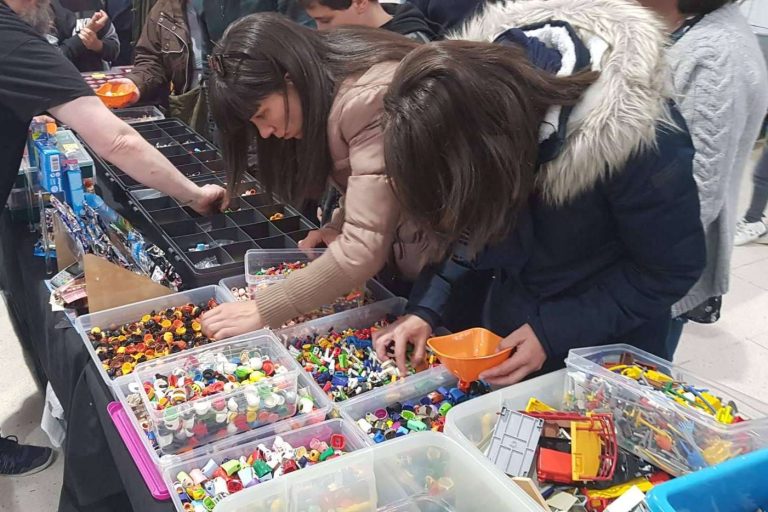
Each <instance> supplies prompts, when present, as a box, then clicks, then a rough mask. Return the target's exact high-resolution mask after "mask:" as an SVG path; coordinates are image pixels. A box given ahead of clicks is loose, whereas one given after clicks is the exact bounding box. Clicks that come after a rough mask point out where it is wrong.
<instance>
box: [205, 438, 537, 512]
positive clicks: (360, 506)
mask: <svg viewBox="0 0 768 512" xmlns="http://www.w3.org/2000/svg"><path fill="white" fill-rule="evenodd" d="M478 510H487V511H501V510H514V511H515V512H540V511H541V508H540V507H539V506H538V505H536V504H535V503H534V502H533V500H531V498H529V497H528V496H527V495H526V494H525V493H524V492H523V491H522V490H521V489H519V488H518V487H517V486H515V485H514V484H513V483H512V482H511V481H510V480H509V479H508V478H507V477H506V476H505V475H504V474H503V473H501V472H500V471H498V470H497V469H496V468H494V467H493V466H492V465H491V464H490V463H489V462H488V461H486V460H483V459H481V458H478V457H477V456H476V454H474V453H472V452H471V451H469V450H467V449H466V448H465V447H463V446H461V445H460V444H458V443H457V442H456V441H454V440H452V439H449V438H448V437H446V436H443V435H441V434H437V433H434V432H420V433H418V434H414V435H411V436H406V437H403V438H400V439H396V440H394V441H392V442H389V443H386V444H385V445H378V446H372V447H369V448H367V449H364V450H360V451H357V452H355V453H352V454H350V455H345V456H344V457H341V458H340V459H337V460H334V461H330V462H328V463H326V464H320V465H318V466H316V467H312V468H308V469H305V470H304V471H302V472H301V473H299V474H290V475H286V476H285V477H283V478H282V479H280V480H276V481H273V482H267V483H264V484H262V485H258V486H256V487H254V488H251V489H246V490H245V491H243V492H240V493H237V494H235V495H233V496H230V497H228V498H225V499H224V500H223V501H221V502H220V503H219V505H218V506H217V507H216V511H217V512H289V511H290V512H331V511H333V512H353V511H354V512H395V511H403V512H405V511H407V512H419V511H424V512H426V511H434V512H438V511H439V512H443V511H445V512H475V511H478Z"/></svg>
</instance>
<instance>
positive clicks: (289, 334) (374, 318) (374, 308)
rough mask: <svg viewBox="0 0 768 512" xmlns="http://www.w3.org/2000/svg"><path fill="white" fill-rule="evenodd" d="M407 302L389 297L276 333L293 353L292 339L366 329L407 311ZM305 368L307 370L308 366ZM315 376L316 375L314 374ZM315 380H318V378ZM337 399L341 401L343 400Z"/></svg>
mask: <svg viewBox="0 0 768 512" xmlns="http://www.w3.org/2000/svg"><path fill="white" fill-rule="evenodd" d="M406 303H407V302H406V300H405V299H402V298H393V299H387V300H383V301H381V302H375V303H373V304H369V305H368V306H363V307H360V308H357V309H351V310H349V311H344V312H342V313H337V314H335V315H330V316H326V317H324V318H319V319H317V320H312V321H310V322H306V323H303V324H299V325H296V326H293V327H288V328H286V329H281V330H279V331H277V332H276V333H275V334H277V336H278V337H279V338H280V340H281V341H282V342H283V344H285V345H286V346H287V347H288V349H289V352H291V353H292V354H293V353H294V352H292V349H291V347H290V342H291V340H294V339H296V338H303V337H306V336H314V335H317V334H321V333H322V334H325V333H327V332H328V331H329V330H331V329H333V330H336V331H342V330H345V329H364V328H367V327H370V326H372V325H373V324H375V323H376V322H378V321H379V320H382V319H383V318H385V317H387V316H392V317H398V316H401V315H402V314H403V312H404V311H405V306H406ZM390 364H393V363H390ZM304 370H305V371H306V367H305V368H304ZM308 373H311V372H308ZM313 378H315V377H314V376H313ZM315 380H316V382H317V379H315ZM320 387H321V388H322V387H323V386H322V385H320ZM369 392H370V391H369ZM363 394H364V393H363ZM336 401H337V402H340V401H343V400H336Z"/></svg>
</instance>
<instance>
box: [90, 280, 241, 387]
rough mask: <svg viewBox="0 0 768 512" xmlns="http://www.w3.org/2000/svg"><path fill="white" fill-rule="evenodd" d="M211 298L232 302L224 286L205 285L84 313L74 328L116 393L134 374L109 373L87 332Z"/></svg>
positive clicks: (102, 376) (102, 375)
mask: <svg viewBox="0 0 768 512" xmlns="http://www.w3.org/2000/svg"><path fill="white" fill-rule="evenodd" d="M211 299H214V300H215V301H216V302H218V303H219V304H222V303H224V302H230V301H231V299H230V297H229V295H228V294H225V293H224V290H223V289H222V288H220V287H218V286H205V287H202V288H196V289H194V290H189V291H186V292H179V293H173V294H171V295H166V296H164V297H159V298H157V299H149V300H145V301H142V302H136V303H134V304H128V305H126V306H120V307H117V308H114V309H108V310H105V311H99V312H98V313H91V314H89V315H83V316H81V317H79V318H78V319H77V321H76V323H75V329H77V331H78V332H79V333H80V336H81V337H82V338H83V343H85V347H86V349H87V350H88V353H89V354H90V355H91V358H92V359H93V362H94V364H95V365H96V368H97V369H98V370H99V375H101V378H102V379H104V382H106V383H107V385H109V386H110V388H111V389H112V394H113V395H115V392H116V390H115V387H116V386H118V385H119V381H123V380H125V379H131V377H130V375H124V376H121V377H118V378H117V379H113V378H112V377H110V376H109V375H108V374H107V372H106V370H105V369H104V365H103V364H102V362H101V359H99V356H98V354H97V353H96V349H95V348H94V346H93V344H92V343H91V341H90V339H89V338H88V333H89V332H90V331H91V329H93V328H94V327H99V328H100V329H102V330H104V329H110V328H114V327H119V326H121V325H124V324H130V323H135V322H139V321H140V320H141V318H142V317H143V316H144V315H147V314H149V313H150V312H152V311H162V310H165V309H168V308H173V307H178V306H183V305H186V304H195V305H199V304H204V303H207V302H208V301H209V300H211ZM141 364H143V363H139V364H138V365H137V366H136V367H137V368H138V367H139V366H140V365H141ZM131 380H132V379H131Z"/></svg>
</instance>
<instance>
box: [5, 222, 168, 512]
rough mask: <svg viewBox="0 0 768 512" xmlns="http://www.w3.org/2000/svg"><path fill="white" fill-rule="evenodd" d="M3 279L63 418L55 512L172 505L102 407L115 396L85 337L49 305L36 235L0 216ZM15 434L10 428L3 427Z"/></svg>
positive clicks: (37, 369) (21, 331)
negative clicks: (154, 489) (149, 482)
mask: <svg viewBox="0 0 768 512" xmlns="http://www.w3.org/2000/svg"><path fill="white" fill-rule="evenodd" d="M0 237H2V238H0V239H2V244H0V245H1V246H2V247H1V248H0V269H2V271H0V286H1V287H2V289H3V292H4V293H5V296H6V300H7V303H8V305H9V309H10V314H11V317H12V319H13V322H14V324H15V326H16V329H17V332H18V335H19V340H20V342H21V343H22V344H23V345H24V347H25V348H26V349H27V352H28V353H29V354H30V355H31V359H32V360H33V361H34V364H35V373H36V375H37V377H38V380H39V381H40V384H41V385H43V386H42V387H44V382H45V381H48V382H50V383H51V386H52V387H53V390H54V391H55V392H56V395H57V396H58V398H59V401H60V402H61V405H62V407H63V408H64V411H65V417H66V420H67V436H66V439H65V440H64V446H63V452H64V481H63V485H62V491H61V498H60V501H59V509H58V510H59V511H60V512H63V511H66V512H70V511H83V512H84V511H94V512H95V511H105V512H107V511H110V512H117V511H124V510H126V511H127V510H141V511H143V512H144V511H147V512H151V511H155V510H162V511H171V510H173V506H172V504H171V502H170V501H164V502H159V501H156V500H155V499H153V498H152V496H151V495H150V494H149V491H148V490H147V488H146V486H145V485H144V481H143V480H142V478H141V476H140V474H139V472H138V470H137V468H136V466H135V465H134V463H133V460H132V459H131V457H130V455H129V454H128V451H127V449H126V448H125V446H124V444H123V441H122V439H121V438H120V436H119V434H118V433H117V430H116V429H115V427H114V425H113V423H112V420H111V419H110V417H109V415H108V414H107V404H108V403H109V402H110V401H112V397H111V394H110V393H109V390H108V388H107V386H106V384H105V383H104V382H103V381H102V380H101V378H100V377H99V375H98V373H97V371H96V368H95V367H94V365H93V362H92V361H91V359H90V357H89V355H88V353H87V352H86V350H85V347H84V346H83V341H82V339H81V338H80V336H79V335H78V334H77V332H76V331H75V329H74V327H73V326H72V324H71V323H70V321H69V320H68V319H67V317H66V315H64V314H63V313H60V312H52V311H51V308H50V305H49V303H48V300H49V292H48V289H47V287H46V286H45V283H44V282H43V281H44V280H45V279H46V278H48V277H49V276H46V274H45V261H44V260H43V258H35V257H33V256H32V248H33V246H34V244H35V242H36V241H37V237H38V235H37V234H36V233H30V232H29V229H28V227H27V225H25V224H12V223H11V222H10V217H9V215H8V214H7V212H4V213H3V214H2V215H0ZM8 434H13V432H8Z"/></svg>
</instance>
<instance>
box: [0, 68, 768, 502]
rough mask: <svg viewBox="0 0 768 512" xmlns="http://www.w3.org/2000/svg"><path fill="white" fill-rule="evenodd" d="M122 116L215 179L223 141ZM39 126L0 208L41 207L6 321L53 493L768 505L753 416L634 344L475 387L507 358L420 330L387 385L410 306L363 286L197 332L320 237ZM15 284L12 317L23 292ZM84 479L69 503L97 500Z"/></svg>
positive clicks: (244, 188) (169, 498)
mask: <svg viewBox="0 0 768 512" xmlns="http://www.w3.org/2000/svg"><path fill="white" fill-rule="evenodd" d="M124 71H125V70H114V72H109V73H104V74H103V76H102V75H97V76H90V77H89V79H90V80H91V83H92V85H93V86H94V87H95V88H98V87H104V86H105V84H106V81H108V80H109V78H110V77H116V76H119V75H120V73H122V72H124ZM110 87H111V86H110ZM106 88H109V87H106ZM106 88H105V89H106ZM117 92H118V93H120V94H122V93H121V92H120V91H117ZM123 92H124V91H123ZM113 96H114V97H115V98H118V96H119V94H116V95H113ZM116 113H118V115H121V117H123V118H124V119H126V120H128V121H130V122H132V123H135V124H134V127H135V129H136V130H137V131H138V133H140V134H141V135H142V136H143V137H144V138H145V139H146V140H147V141H148V142H149V143H150V144H152V145H153V146H154V147H156V148H157V149H158V151H159V152H161V153H162V154H163V155H164V156H166V157H167V158H168V160H169V161H170V162H171V163H173V164H174V165H175V166H176V167H177V168H178V169H179V171H180V172H182V173H183V174H184V175H186V176H187V177H189V178H190V179H191V180H192V181H194V182H196V183H198V184H200V185H203V184H216V185H221V186H226V180H227V176H228V172H227V169H226V164H225V163H224V161H223V160H222V158H221V154H220V153H219V151H218V149H217V148H216V147H214V146H213V145H212V144H211V143H210V142H209V141H207V140H205V139H204V138H203V137H201V136H200V135H199V134H197V133H195V132H194V131H193V130H191V129H190V128H189V127H188V126H187V125H185V124H184V123H182V122H180V121H178V120H176V119H165V118H164V116H163V114H162V112H160V111H159V110H158V109H156V108H154V107H152V108H147V107H131V108H127V109H125V110H118V111H116ZM35 133H36V134H37V137H38V139H33V140H32V141H31V142H30V147H33V146H34V148H36V149H34V150H33V151H32V152H31V153H30V154H32V155H33V156H37V158H38V159H39V161H38V162H36V163H37V165H38V167H36V166H35V165H32V163H31V162H30V161H29V159H28V160H27V162H26V166H25V168H24V169H23V170H22V172H21V173H20V175H19V179H18V180H17V185H18V186H17V188H16V189H15V190H16V192H18V193H17V194H15V196H14V201H13V205H12V206H14V207H18V208H15V211H17V212H21V211H22V208H26V211H25V213H26V216H27V217H28V219H26V218H25V222H27V223H29V222H30V221H31V220H32V219H33V217H34V212H33V209H34V207H37V210H38V211H39V212H40V215H39V216H40V217H41V221H42V223H41V224H42V227H41V235H40V237H39V238H42V240H41V241H40V242H38V243H37V244H36V249H35V254H36V255H38V256H40V258H37V259H36V263H37V264H38V265H37V266H38V267H43V266H44V267H45V268H44V269H43V270H42V271H41V272H42V273H47V274H48V275H47V277H48V278H49V281H48V282H49V289H46V292H45V293H46V294H48V295H45V296H44V300H43V302H44V304H45V308H43V310H42V313H37V316H34V314H32V316H30V317H29V318H26V317H25V318H24V319H23V320H24V322H23V323H24V324H26V325H31V326H35V325H36V322H38V321H40V320H39V319H40V318H43V319H44V320H43V321H40V322H41V323H43V322H45V324H44V325H43V326H42V328H43V329H44V331H45V333H46V336H41V337H40V338H41V339H43V340H44V341H45V342H47V340H48V339H49V338H50V339H53V340H54V341H55V342H56V343H50V344H47V345H45V344H44V345H43V346H42V348H41V349H40V351H41V353H44V354H45V362H44V363H42V364H43V365H45V373H46V374H48V373H50V374H51V375H53V377H52V378H51V379H50V380H51V383H52V386H53V387H54V389H56V388H58V389H56V391H57V394H58V393H60V396H63V397H65V400H63V401H62V403H63V406H64V407H65V411H67V413H66V414H68V421H71V425H72V427H71V428H70V431H69V432H68V433H67V435H68V436H70V439H68V443H66V445H65V446H66V447H67V449H68V450H69V451H68V452H67V453H66V455H65V456H66V457H67V458H68V461H74V464H76V463H77V462H78V461H79V460H80V459H79V458H80V457H83V458H84V459H85V457H84V456H83V455H82V454H83V453H85V452H90V453H89V457H90V458H88V459H87V460H88V461H89V464H87V467H85V466H86V464H82V465H80V466H79V467H78V469H77V473H76V474H70V475H69V476H68V478H67V479H65V480H68V481H73V479H74V480H76V481H82V482H87V481H93V480H94V479H95V477H94V473H93V468H99V470H100V471H101V468H102V467H103V468H104V471H103V475H101V474H100V475H99V477H100V478H103V479H104V482H105V485H104V486H103V487H104V488H105V489H108V488H117V489H118V490H119V493H120V496H121V498H120V499H122V500H123V502H120V503H118V504H117V505H115V504H114V503H113V504H112V508H111V509H121V507H122V508H124V507H125V503H124V501H125V500H126V499H128V500H130V501H131V503H132V505H133V508H134V509H135V510H142V512H144V511H150V512H154V511H165V512H168V511H170V510H177V511H178V512H188V511H193V512H198V511H212V510H215V511H220V512H240V511H244V512H245V511H248V512H250V511H254V512H256V511H265V512H279V511H286V512H288V511H290V512H293V511H306V512H326V511H327V512H353V511H361V512H362V511H371V512H401V511H402V512H437V511H440V512H474V511H506V510H510V511H521V512H537V511H538V512H541V511H546V512H549V511H556V512H557V511H559V512H566V511H572V512H602V511H607V512H640V511H643V512H646V511H648V510H650V511H652V512H672V511H678V512H683V511H691V512H694V511H695V512H710V511H711V512H715V511H723V512H757V511H758V510H761V511H762V510H768V493H766V489H768V485H766V480H765V478H764V477H765V475H766V474H768V460H767V459H766V453H768V450H766V446H767V445H768V441H766V440H767V439H768V404H765V403H763V402H762V401H760V400H758V399H755V398H752V397H747V396H743V395H742V394H740V393H737V392H735V391H733V390H730V389H729V388H727V387H726V386H722V385H720V384H718V383H716V382H711V381H708V380H706V379H701V378H699V376H697V375H695V374H694V373H691V372H689V371H687V370H684V369H683V368H680V367H678V366H677V365H675V364H673V363H670V362H668V361H664V360H661V359H659V358H657V357H655V356H653V355H651V354H648V353H645V352H643V351H641V350H638V349H636V348H634V347H631V346H628V345H609V346H603V347H591V348H582V349H576V350H572V351H571V352H570V353H569V356H568V358H567V359H566V360H565V361H564V363H565V365H566V368H565V369H563V370H560V371H556V372H553V373H550V374H547V375H543V376H540V377H537V378H535V379H531V380H528V381H524V382H521V383H518V384H515V385H512V386H509V387H506V388H503V389H498V390H492V389H491V388H490V386H488V385H487V384H485V383H484V382H482V381H479V380H478V378H479V375H480V374H481V373H482V372H483V371H484V370H487V369H489V368H492V367H495V366H497V365H498V364H500V363H501V362H503V361H504V360H506V359H507V358H508V357H509V356H510V354H511V353H512V351H513V349H511V348H506V349H503V350H500V349H499V347H500V344H501V341H502V337H501V336H498V335H497V333H493V332H490V331H487V330H485V329H482V328H474V329H469V330H467V331H463V332H458V333H448V332H439V330H438V332H435V333H434V337H432V338H430V339H429V340H428V341H427V346H428V350H427V355H426V357H425V359H424V361H421V362H418V361H416V362H413V363H412V364H411V363H409V365H408V366H407V367H406V369H405V371H404V372H403V370H402V369H400V368H398V367H397V365H396V364H395V363H394V361H392V360H389V359H387V358H383V359H380V358H379V356H378V354H377V353H376V350H375V348H374V338H375V333H376V332H377V331H379V330H381V329H383V328H385V327H387V326H389V325H391V324H392V323H393V322H396V321H397V319H398V318H400V317H402V316H403V315H404V314H406V311H407V301H406V300H405V299H404V298H402V297H396V296H394V295H393V294H392V293H391V292H390V291H389V290H388V289H387V288H385V287H384V286H382V284H380V283H379V282H377V281H376V280H370V281H368V282H367V283H360V286H358V287H356V288H355V289H353V290H350V291H349V292H348V293H346V294H345V295H343V296H341V297H339V298H337V299H336V300H335V301H334V302H333V303H331V304H326V305H324V306H322V307H320V308H318V309H317V310H315V311H312V312H310V313H307V314H304V315H302V316H300V317H297V318H294V319H291V320H290V321H289V322H287V323H286V324H285V325H281V326H269V327H268V328H265V329H261V330H259V331H256V332H251V333H247V334H245V335H242V336H237V337H234V338H230V339H213V338H209V337H208V336H207V334H206V332H205V329H204V323H205V320H204V315H205V314H206V313H207V312H208V311H210V310H212V309H214V308H217V307H221V305H222V304H224V303H234V302H238V301H247V300H252V299H253V298H254V297H255V296H256V295H257V294H258V293H259V291H260V290H262V289H263V288H264V287H267V286H274V285H276V283H280V282H283V281H284V280H285V279H286V278H287V277H288V276H289V275H290V274H291V273H292V272H296V271H299V270H300V269H302V268H304V267H307V266H309V265H312V264H313V261H314V260H316V259H317V258H321V257H323V256H322V255H323V252H324V249H313V250H300V249H298V242H299V241H300V240H302V239H304V238H305V237H306V236H307V234H308V233H309V232H310V231H311V230H312V229H315V226H314V224H313V223H312V222H311V221H310V220H309V219H307V218H305V217H304V216H303V215H302V214H301V213H300V212H298V211H297V210H295V209H293V208H292V207H290V206H288V205H286V204H285V203H284V202H283V201H281V200H280V198H277V197H275V196H273V195H271V194H269V193H267V192H266V191H265V190H264V189H263V187H262V186H261V184H260V183H258V182H257V181H256V180H255V179H254V178H253V177H252V176H250V175H247V174H246V175H245V177H244V178H243V180H242V182H241V183H238V184H237V186H236V187H235V191H236V196H235V197H233V198H231V199H230V202H229V207H228V209H227V210H226V211H224V212H221V213H220V214H217V215H214V216H212V217H202V216H200V215H198V214H196V213H195V212H194V211H193V210H191V209H190V208H188V207H185V206H184V205H182V204H179V203H178V202H177V201H176V200H174V199H173V198H172V197H170V196H166V195H164V194H161V193H159V192H158V191H155V190H149V189H146V188H145V187H144V186H143V185H141V184H140V183H138V182H137V181H136V180H134V179H133V178H132V177H130V176H129V175H128V174H126V173H125V172H123V171H122V170H121V169H119V168H117V167H115V166H112V165H109V164H107V163H105V162H103V161H100V160H99V159H95V160H92V159H90V157H89V155H87V151H84V150H83V153H84V154H78V155H77V158H74V157H73V155H74V154H75V153H74V149H75V146H77V149H79V150H80V149H83V148H82V144H75V142H77V140H76V139H73V137H74V135H72V134H71V133H65V132H62V133H61V140H60V141H58V142H62V144H63V145H64V146H67V147H68V148H70V149H72V152H71V154H69V155H68V156H69V157H72V158H73V159H72V160H68V159H67V157H66V156H62V155H66V154H67V153H66V148H62V149H61V150H59V149H57V146H56V143H57V140H56V133H58V132H56V130H55V127H50V126H47V125H46V126H45V129H43V127H41V126H38V127H37V131H36V132H35ZM70 136H71V137H70ZM57 155H58V157H59V158H64V159H65V162H66V168H65V167H64V166H62V168H61V169H64V174H65V175H64V176H61V175H60V174H61V173H60V170H61V169H60V168H59V166H56V165H51V163H52V162H54V160H51V159H54V157H56V156H57ZM46 159H49V160H50V161H49V160H46ZM78 163H79V164H80V165H81V166H82V168H83V169H90V171H88V172H93V169H94V167H95V170H96V176H95V180H96V182H97V185H98V188H99V190H100V191H101V192H102V193H103V194H104V200H102V199H101V198H100V196H96V195H95V194H93V193H91V192H90V190H85V191H83V190H82V189H81V188H79V187H77V186H72V185H73V184H74V185H78V184H79V183H80V182H82V183H85V181H83V180H82V176H81V174H78V172H79V170H80V168H79V167H78ZM67 172H69V173H71V175H70V176H69V177H67V176H66V173H67ZM35 176H38V178H39V179H37V180H35V179H34V178H35ZM68 179H69V180H71V182H67V180H68ZM56 180H60V181H56ZM92 181H93V180H91V182H92ZM61 183H63V184H64V185H65V186H64V187H62V186H61ZM85 188H88V187H85ZM37 189H41V190H39V191H38V190H37ZM24 197H26V198H27V201H26V204H24V205H23V206H22V203H23V201H21V199H22V198H24ZM17 199H18V201H16V200H17ZM105 201H106V202H107V203H110V204H109V206H107V205H106V203H105ZM17 203H18V204H17ZM118 211H119V212H121V214H122V215H120V214H118V213H117V212H118ZM123 215H124V216H125V217H123ZM128 220H130V221H131V222H133V223H135V226H136V227H134V225H133V224H131V223H130V222H128ZM0 227H3V228H4V229H5V228H6V227H7V226H6V224H4V223H0ZM22 231H24V234H25V243H26V245H25V246H24V247H23V248H22V249H20V250H22V251H26V250H29V251H32V246H33V245H34V242H32V243H30V242H29V241H28V240H29V239H30V238H31V236H32V235H31V234H30V232H29V229H28V225H24V226H23V227H22ZM145 236H146V240H145V238H144V237H145ZM35 238H38V237H37V236H36V235H35ZM35 242H37V240H35ZM54 251H55V252H54ZM6 253H7V251H0V254H3V257H4V259H7V258H8V256H7V254H6ZM166 254H167V257H166ZM17 259H18V258H17ZM53 259H55V260H56V263H55V265H54V263H53ZM17 264H18V263H17ZM54 268H57V270H58V271H57V272H54ZM25 272H27V273H28V274H31V275H37V274H34V273H31V272H28V271H25ZM13 274H14V273H13V272H12V271H11V272H10V273H9V276H10V277H14V275H13ZM54 274H55V275H54ZM34 284H39V283H34ZM25 286H26V287H29V288H32V287H33V286H31V285H30V282H29V280H27V281H24V282H23V283H22V285H16V286H15V290H14V292H15V297H22V298H24V299H25V300H24V301H22V300H21V299H19V303H20V308H19V309H21V310H22V311H23V310H25V309H31V308H29V307H27V306H28V304H32V303H33V302H35V301H37V302H39V301H40V297H38V296H33V298H34V299H35V300H34V301H31V300H30V301H27V300H26V296H27V293H28V291H27V290H26V288H25ZM86 292H87V293H86ZM38 293H39V292H38ZM30 295H31V293H30ZM86 295H87V308H88V309H87V314H85V313H86V310H85V305H86V302H85V301H84V298H85V296H86ZM49 296H50V297H49ZM49 299H50V305H49V302H47V300H49ZM60 303H61V304H60ZM62 304H63V306H61V305H62ZM51 305H52V306H54V308H56V307H57V306H61V307H59V308H58V309H54V310H51ZM70 306H71V308H70V309H68V310H66V311H64V308H65V307H70ZM226 307H231V306H229V305H228V306H226ZM34 311H40V310H39V309H36V310H34ZM57 311H63V312H64V314H65V316H64V317H61V316H58V315H55V314H54V313H55V312H57ZM78 315H79V316H78ZM62 325H63V326H64V327H61V326H62ZM57 329H58V331H57ZM51 332H55V333H56V335H53V336H52V335H50V333H51ZM35 334H36V331H35ZM29 337H32V336H29ZM35 339H37V338H35ZM62 347H63V348H62ZM49 353H50V354H51V355H50V356H49ZM58 359H62V360H63V361H64V362H65V366H66V370H64V371H61V369H60V368H58V367H57V365H56V363H57V360H58ZM401 372H403V373H401ZM62 375H65V377H62ZM73 375H74V377H73ZM67 378H69V379H70V380H69V381H68V380H67ZM73 379H74V381H72V380H73ZM64 402H67V403H64ZM94 417H98V419H99V421H95V422H93V421H91V422H90V423H89V418H94ZM70 446H72V449H71V450H70V449H69V447H70ZM68 485H69V484H68ZM96 487H101V486H95V487H94V486H92V487H87V488H86V489H80V490H79V491H78V492H81V493H82V494H84V495H87V496H88V497H87V498H82V501H88V500H90V501H91V502H99V501H100V500H101V501H103V500H105V499H106V497H105V496H103V495H100V493H99V491H100V490H101V489H97V488H96ZM68 492H73V491H72V490H71V489H68ZM105 492H108V491H105ZM113 494H115V493H113ZM78 499H80V498H78ZM726 502H727V504H726Z"/></svg>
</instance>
